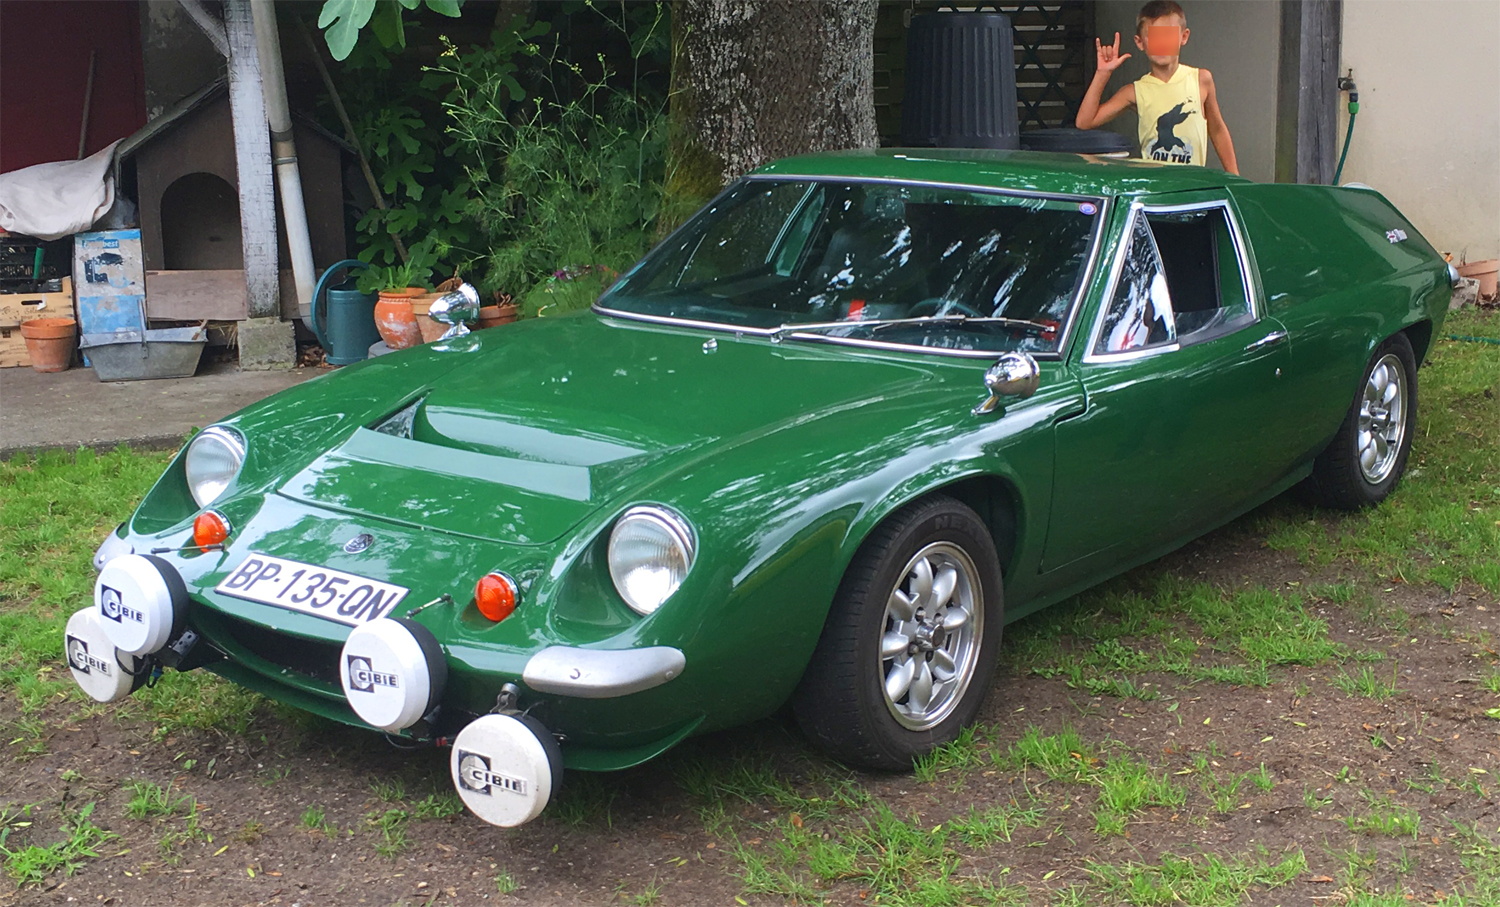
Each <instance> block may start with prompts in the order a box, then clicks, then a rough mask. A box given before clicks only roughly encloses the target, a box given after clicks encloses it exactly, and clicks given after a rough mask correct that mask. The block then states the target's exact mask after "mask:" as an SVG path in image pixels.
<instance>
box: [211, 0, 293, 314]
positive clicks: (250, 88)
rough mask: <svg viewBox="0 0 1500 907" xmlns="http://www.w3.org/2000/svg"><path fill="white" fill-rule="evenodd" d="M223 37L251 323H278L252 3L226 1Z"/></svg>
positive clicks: (272, 211) (272, 214) (272, 210)
mask: <svg viewBox="0 0 1500 907" xmlns="http://www.w3.org/2000/svg"><path fill="white" fill-rule="evenodd" d="M224 31H225V36H226V38H227V39H228V42H229V110H230V116H231V118H232V120H233V123H234V159H235V169H236V172H237V173H238V176H239V184H240V185H239V190H240V235H241V238H242V245H243V248H244V256H245V293H246V300H245V301H246V311H247V313H248V314H249V316H250V317H251V318H275V317H278V316H280V314H281V287H280V281H279V279H278V275H277V244H276V195H275V188H274V185H273V181H272V177H271V136H270V133H269V131H268V130H267V128H266V102H265V97H264V96H263V95H262V94H261V85H260V79H261V76H260V57H259V56H258V54H257V52H256V48H255V25H254V23H253V22H252V20H251V17H250V0H224Z"/></svg>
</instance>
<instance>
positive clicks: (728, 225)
mask: <svg viewBox="0 0 1500 907" xmlns="http://www.w3.org/2000/svg"><path fill="white" fill-rule="evenodd" d="M805 195H807V186H806V185H802V184H798V183H792V182H788V183H773V184H770V185H768V186H766V187H765V188H764V189H761V190H760V191H759V192H758V193H757V194H756V195H755V196H754V197H752V198H749V199H746V200H745V201H744V203H743V205H742V208H741V214H740V216H739V217H726V218H722V219H721V220H720V221H719V223H718V224H717V225H716V226H715V228H714V229H711V230H709V231H708V233H707V234H705V235H704V237H703V239H702V240H700V241H699V243H698V248H696V249H694V250H693V256H692V258H690V259H689V260H688V263H687V266H686V267H685V268H683V271H682V273H681V274H680V275H679V276H678V278H677V284H678V286H683V285H692V284H699V283H712V282H715V281H720V280H724V279H726V278H731V277H750V276H755V275H758V274H763V273H766V272H768V271H769V270H770V265H771V254H772V250H773V248H774V247H775V245H776V241H777V240H778V239H781V238H782V235H783V233H784V231H785V230H786V227H787V220H788V219H789V218H790V217H791V216H792V213H793V212H794V211H795V210H796V209H797V205H798V203H799V202H801V201H802V199H803V197H804V196H805ZM726 231H733V232H732V234H731V233H730V232H726Z"/></svg>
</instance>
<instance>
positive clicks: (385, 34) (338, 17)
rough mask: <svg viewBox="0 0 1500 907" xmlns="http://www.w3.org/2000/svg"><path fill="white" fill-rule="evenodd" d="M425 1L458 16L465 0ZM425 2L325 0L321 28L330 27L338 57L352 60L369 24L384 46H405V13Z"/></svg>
mask: <svg viewBox="0 0 1500 907" xmlns="http://www.w3.org/2000/svg"><path fill="white" fill-rule="evenodd" d="M425 2H426V3H427V8H428V9H430V10H432V11H433V12H435V13H438V14H439V15H443V16H449V17H451V18H455V19H456V18H458V13H459V7H461V6H463V2H464V0H425ZM422 3H423V0H325V2H324V3H323V9H322V11H321V12H319V13H318V28H322V29H326V31H325V32H324V39H325V40H326V41H327V42H328V51H329V53H331V54H333V58H334V59H335V60H345V59H348V57H349V54H350V53H351V52H353V50H354V45H355V44H356V43H358V42H359V33H360V31H361V30H362V29H363V28H364V27H365V26H366V25H368V26H369V27H370V31H371V32H373V33H374V35H375V37H376V39H378V40H379V41H380V43H381V44H382V45H383V46H385V47H396V46H400V47H405V46H406V21H405V19H404V18H403V16H402V13H403V12H404V11H406V10H412V9H416V8H417V7H418V6H420V5H421V4H422Z"/></svg>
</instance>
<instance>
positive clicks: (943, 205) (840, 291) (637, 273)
mask: <svg viewBox="0 0 1500 907" xmlns="http://www.w3.org/2000/svg"><path fill="white" fill-rule="evenodd" d="M1097 217H1099V206H1098V204H1097V203H1095V202H1091V201H1084V200H1078V199H1072V200H1064V199H1051V198H1036V197H1023V196H1014V195H1000V194H997V193H987V192H981V191H975V190H966V189H952V188H941V187H936V186H924V185H903V184H887V183H859V182H832V181H821V180H820V181H812V180H761V179H752V180H745V181H743V182H741V183H740V184H738V185H737V186H734V187H732V188H731V189H730V190H729V191H728V192H726V193H725V194H724V195H723V196H722V197H721V198H720V199H718V200H717V201H716V202H714V204H713V205H711V206H709V207H708V208H706V209H705V210H703V211H702V212H700V213H699V214H698V215H697V216H696V217H695V218H693V220H691V221H690V222H689V223H688V224H687V225H686V226H685V227H684V228H683V229H682V230H681V231H679V232H678V233H677V234H676V235H674V236H673V237H672V238H671V239H670V240H669V241H668V242H666V243H663V244H662V245H660V246H658V247H657V248H656V249H654V250H652V252H651V253H650V254H649V255H647V256H646V257H645V258H644V259H642V261H641V262H640V264H639V265H637V266H636V267H635V268H634V269H633V270H631V271H630V272H629V273H628V274H626V275H625V276H624V277H623V278H621V279H620V280H619V281H618V282H617V283H616V284H615V286H614V287H613V288H612V289H611V290H610V291H609V293H607V294H606V295H605V296H604V297H603V298H602V299H601V300H600V303H599V304H600V306H601V307H603V308H606V309H611V310H615V311H620V312H627V313H636V314H641V315H654V316H663V317H669V318H681V319H685V320H691V321H699V322H710V323H715V324H722V325H725V326H728V327H743V328H748V329H761V330H765V329H776V328H779V327H783V326H786V325H797V324H808V325H809V326H810V327H809V328H808V329H807V330H806V331H804V332H801V333H788V334H786V336H795V337H809V336H812V331H813V330H814V329H813V328H812V327H811V325H817V328H816V332H817V336H819V337H827V338H832V339H854V340H866V341H880V342H884V343H896V344H903V345H912V346H922V347H931V348H939V349H947V350H974V351H984V352H999V351H1004V350H1028V351H1034V352H1043V353H1049V352H1056V351H1057V348H1058V343H1059V338H1060V337H1061V336H1062V334H1063V331H1064V327H1065V324H1066V321H1067V319H1068V317H1069V315H1070V313H1071V311H1072V308H1073V300H1074V298H1075V297H1076V296H1077V293H1078V288H1079V284H1080V282H1081V281H1082V280H1083V276H1084V270H1085V265H1086V263H1087V261H1088V255H1089V244H1090V242H1091V241H1092V239H1093V236H1094V232H1095V231H1094V227H1095V222H1096V218H1097ZM907 319H915V320H912V321H907ZM986 319H987V320H986ZM830 322H832V323H835V324H829V323H830Z"/></svg>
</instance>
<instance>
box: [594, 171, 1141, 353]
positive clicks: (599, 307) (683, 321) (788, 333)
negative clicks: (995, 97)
mask: <svg viewBox="0 0 1500 907" xmlns="http://www.w3.org/2000/svg"><path fill="white" fill-rule="evenodd" d="M763 180H771V181H776V182H796V181H798V180H805V181H808V182H824V183H879V184H883V185H897V186H926V187H930V188H937V189H959V190H962V191H966V192H978V193H985V194H989V195H1008V196H1012V197H1015V198H1044V199H1050V200H1060V201H1077V202H1092V203H1093V204H1095V205H1096V206H1098V210H1097V211H1096V212H1095V213H1094V214H1093V215H1092V216H1093V218H1094V235H1093V236H1092V237H1091V238H1090V239H1089V252H1088V257H1087V258H1086V259H1085V261H1084V264H1083V273H1082V277H1081V279H1080V280H1079V281H1078V289H1077V290H1076V291H1075V292H1074V294H1073V301H1072V303H1071V304H1069V306H1068V314H1067V320H1066V321H1065V322H1064V323H1063V331H1062V334H1061V335H1060V336H1059V337H1058V338H1057V349H1055V350H1027V351H1026V352H1027V353H1028V354H1030V355H1031V356H1032V357H1033V358H1035V359H1038V360H1043V361H1052V360H1061V359H1062V358H1063V356H1064V354H1065V353H1066V352H1067V350H1068V344H1070V343H1071V342H1072V341H1073V336H1074V334H1076V333H1077V322H1078V320H1079V318H1078V316H1079V312H1080V310H1081V307H1082V305H1083V300H1084V297H1085V296H1086V295H1087V294H1088V291H1089V286H1090V285H1091V284H1093V282H1094V269H1095V267H1097V266H1098V263H1099V247H1100V245H1101V244H1102V243H1103V240H1104V233H1105V229H1106V227H1107V225H1108V224H1109V217H1110V213H1111V208H1112V206H1111V205H1110V202H1111V199H1110V198H1109V197H1108V196H1104V195H1089V194H1087V193H1068V192H1042V191H1031V190H1028V189H1006V188H1000V187H996V186H983V185H974V184H972V183H951V182H943V181H938V180H913V179H897V178H893V177H852V176H838V175H832V174H793V173H752V174H750V175H748V176H743V177H740V178H739V179H737V180H735V181H734V182H733V183H730V184H729V185H728V186H725V187H724V190H723V191H722V192H720V193H719V194H718V195H716V196H714V197H713V199H711V200H710V201H709V202H708V204H710V205H711V204H714V203H715V202H717V201H718V200H719V199H720V198H721V197H723V196H725V195H728V194H729V193H730V192H731V191H732V190H733V189H734V188H735V187H737V186H739V185H740V184H742V183H747V182H757V181H763ZM705 207H706V206H705ZM695 216H696V215H695ZM691 221H692V218H688V219H687V220H686V221H683V223H682V224H681V225H679V226H678V227H677V229H676V230H673V231H672V233H671V234H668V236H667V237H666V239H663V240H662V243H665V242H667V241H668V240H670V239H671V238H672V237H673V236H675V235H676V234H677V232H678V231H680V230H682V229H683V228H684V227H686V226H687V225H688V223H690V222H691ZM660 244H661V243H658V245H660ZM647 254H648V255H649V254H650V253H649V252H648V253H647ZM642 258H644V256H642ZM632 270H633V269H632ZM627 273H628V272H627ZM608 296H609V292H608V291H605V294H604V296H603V297H601V298H600V299H599V300H597V301H595V302H594V304H593V305H592V306H590V308H591V309H592V310H593V312H594V313H595V314H598V315H605V316H608V317H610V318H622V319H625V320H627V321H645V322H650V323H652V324H670V325H678V326H681V327H690V328H701V329H703V330H709V331H718V332H720V333H725V334H742V335H744V334H748V335H752V336H758V337H765V338H767V339H771V337H772V335H779V336H781V337H783V338H795V339H798V340H809V341H818V342H822V343H832V344H839V345H842V346H856V347H863V348H865V349H877V350H889V351H891V352H904V353H924V354H927V355H933V356H948V357H950V358H957V359H994V358H995V357H997V356H999V355H1001V354H1002V353H1003V352H1005V351H1004V350H955V349H945V348H943V347H932V346H922V345H920V344H914V343H892V342H891V341H888V340H867V339H864V338H858V337H834V336H830V335H828V334H823V333H814V332H811V331H805V332H804V331H796V330H789V329H787V328H786V327H782V326H777V327H770V328H757V327H749V326H746V325H734V324H725V323H723V322H720V321H700V320H698V319H695V318H678V317H676V316H673V315H648V314H646V313H644V312H629V311H625V310H623V309H614V308H610V307H609V306H607V305H604V304H603V302H604V299H606V298H608ZM858 323H859V322H857V321H851V322H850V324H851V325H855V324H858Z"/></svg>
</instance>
